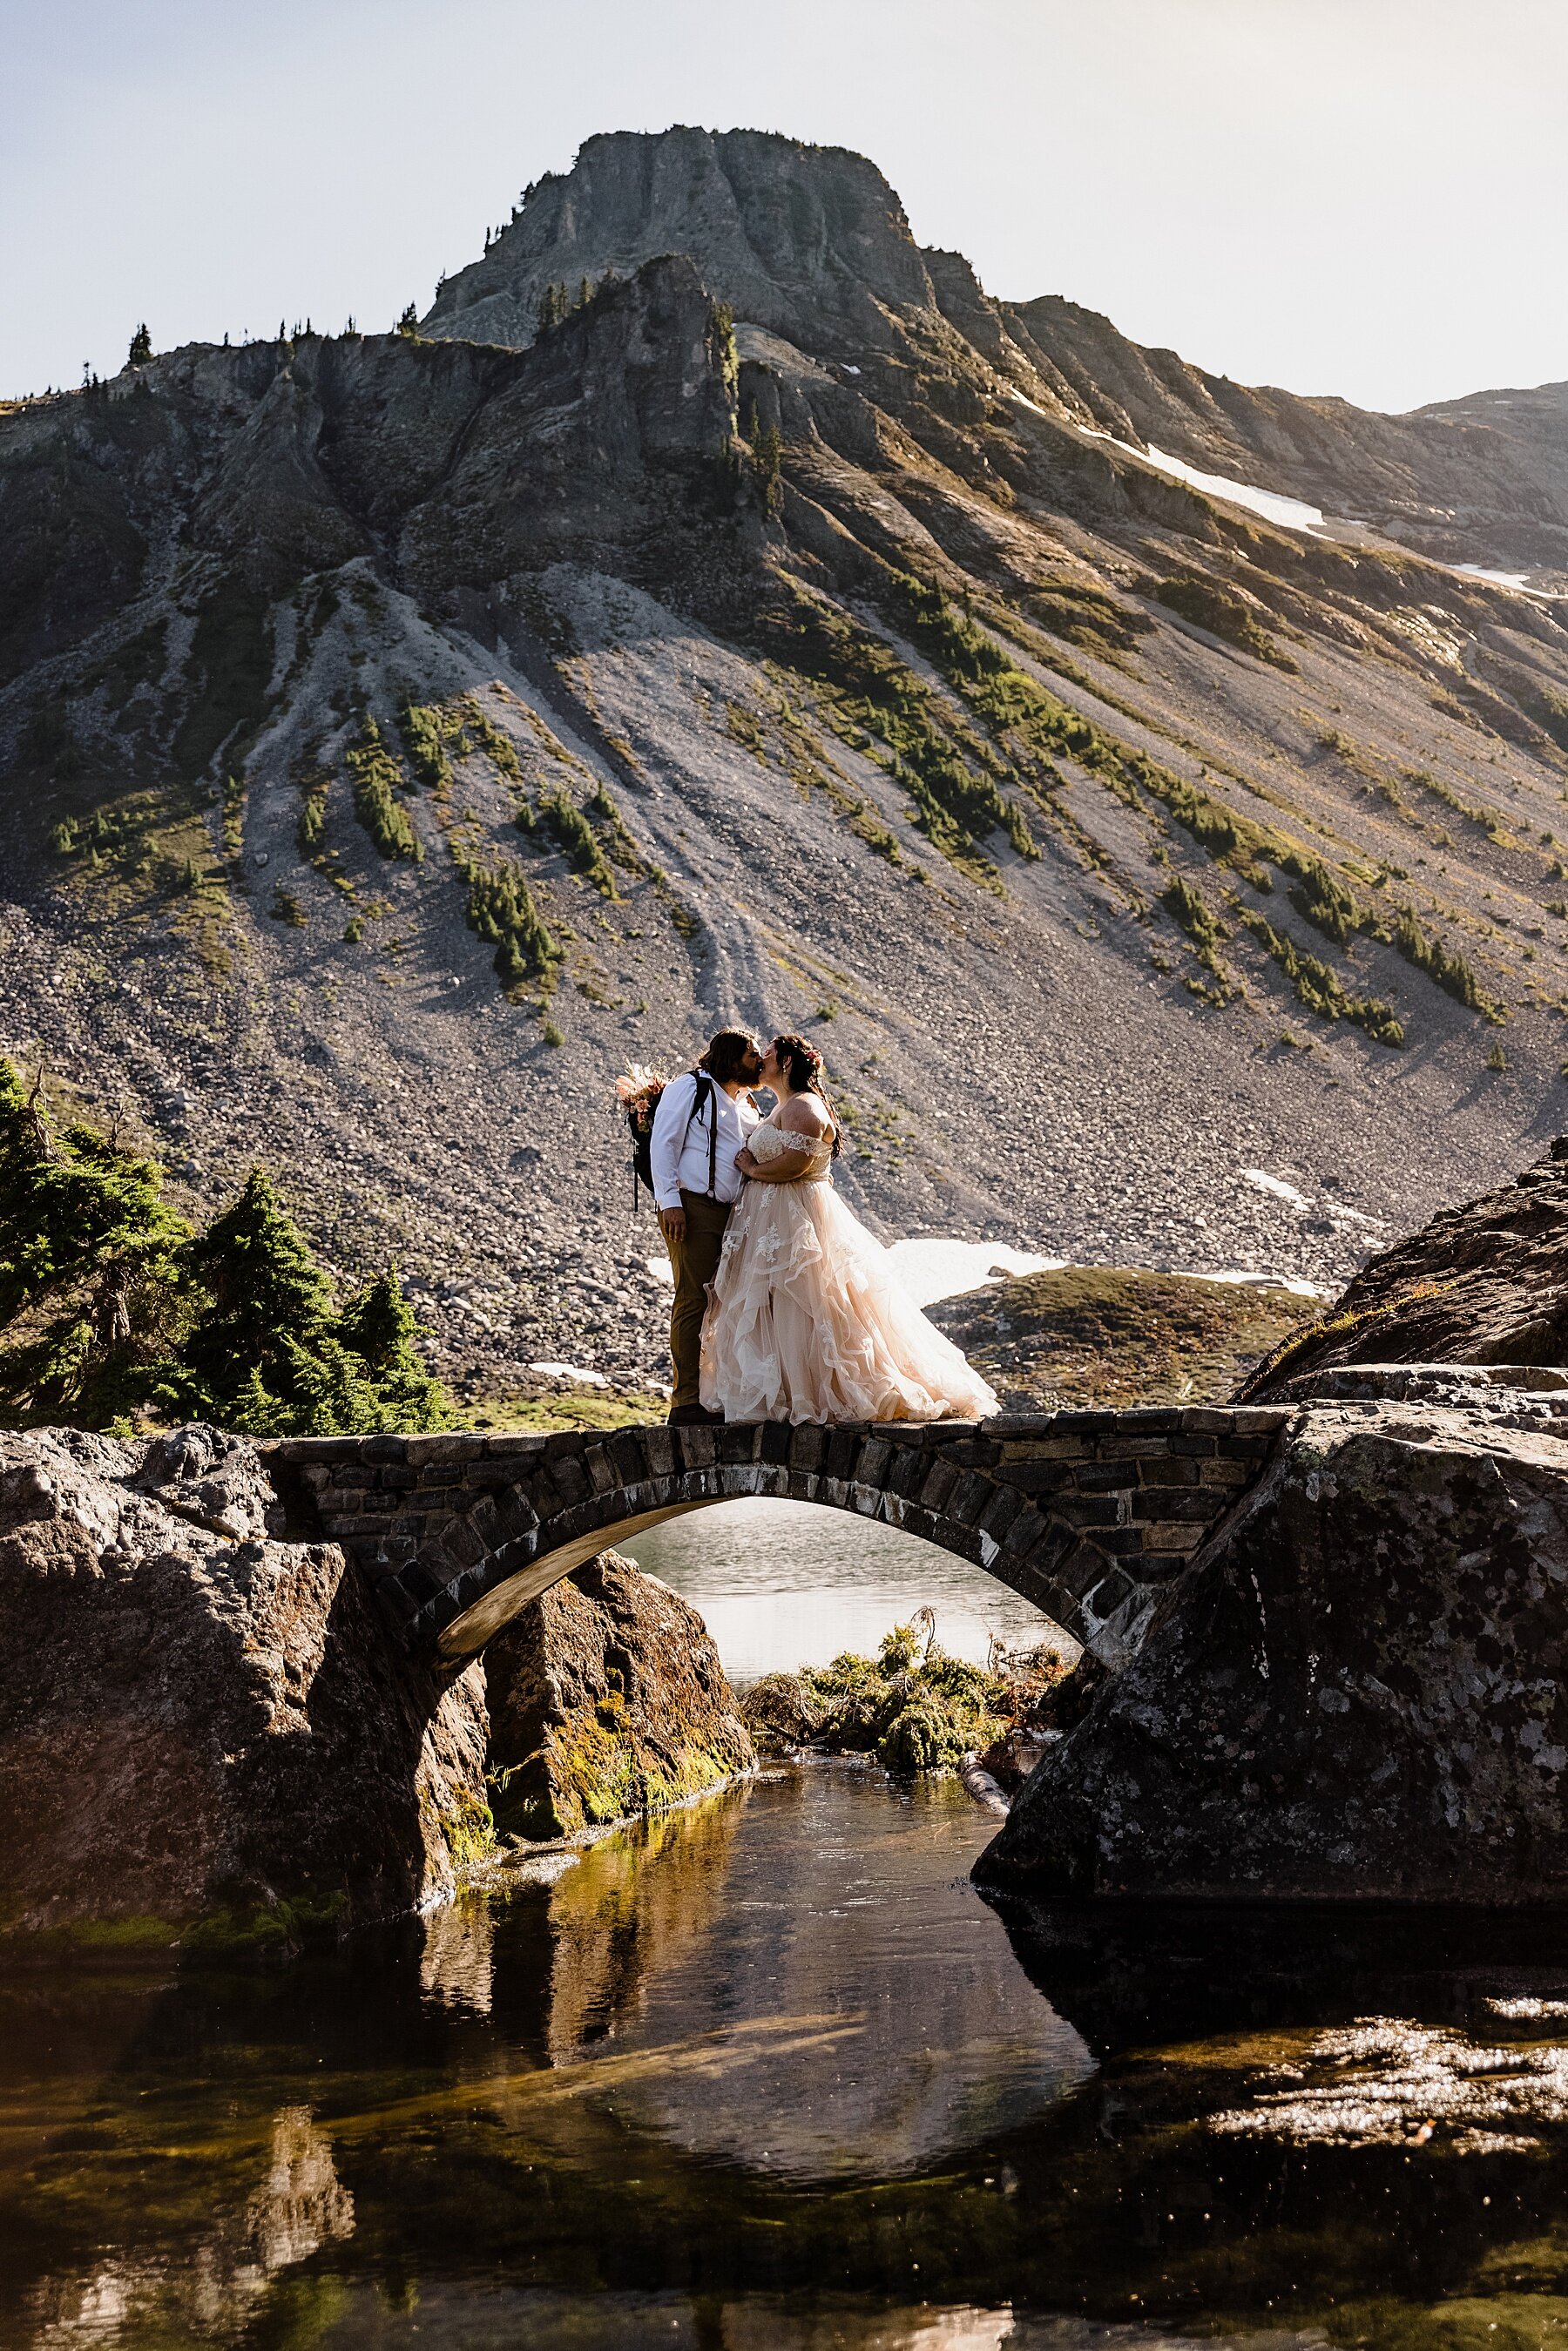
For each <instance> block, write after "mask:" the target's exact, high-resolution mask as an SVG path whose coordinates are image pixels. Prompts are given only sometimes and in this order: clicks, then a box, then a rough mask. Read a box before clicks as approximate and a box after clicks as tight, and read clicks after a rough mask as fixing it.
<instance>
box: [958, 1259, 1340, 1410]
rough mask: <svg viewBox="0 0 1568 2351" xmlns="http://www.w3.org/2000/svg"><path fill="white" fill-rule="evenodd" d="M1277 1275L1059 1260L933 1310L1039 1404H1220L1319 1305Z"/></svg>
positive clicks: (985, 1365)
mask: <svg viewBox="0 0 1568 2351" xmlns="http://www.w3.org/2000/svg"><path fill="white" fill-rule="evenodd" d="M1319 1311H1320V1310H1319V1307H1318V1305H1317V1304H1316V1302H1315V1301H1313V1300H1312V1299H1310V1298H1298V1297H1297V1296H1295V1295H1294V1294H1293V1293H1292V1292H1291V1291H1290V1290H1281V1289H1278V1288H1276V1287H1274V1286H1273V1285H1271V1284H1264V1283H1254V1282H1228V1281H1209V1280H1204V1279H1203V1278H1202V1277H1201V1276H1200V1275H1196V1274H1179V1273H1150V1272H1142V1271H1135V1270H1124V1269H1123V1268H1121V1267H1117V1266H1081V1265H1077V1266H1062V1267H1061V1268H1060V1269H1059V1270H1057V1271H1055V1272H1052V1273H1030V1274H1025V1275H1023V1276H1022V1277H1021V1278H1020V1279H1019V1280H1014V1281H1005V1282H996V1283H993V1284H991V1285H990V1286H988V1288H987V1289H985V1290H977V1291H975V1292H973V1293H972V1294H971V1295H970V1296H968V1297H967V1298H955V1299H950V1300H948V1301H946V1302H945V1303H944V1304H942V1305H939V1306H936V1307H934V1308H933V1309H932V1320H933V1321H934V1322H936V1323H937V1324H938V1325H939V1326H940V1327H941V1328H942V1329H943V1330H944V1331H946V1333H947V1336H948V1337H949V1338H950V1339H952V1340H953V1341H954V1342H955V1343H956V1345H958V1346H960V1347H962V1348H963V1350H964V1352H965V1353H966V1354H967V1356H968V1357H969V1360H970V1362H971V1363H972V1364H974V1366H975V1368H976V1370H977V1372H980V1373H982V1374H984V1376H985V1377H986V1378H987V1379H988V1380H989V1381H990V1382H991V1384H992V1385H993V1386H995V1387H998V1388H999V1389H1001V1390H1003V1391H1005V1392H1006V1393H1007V1395H1009V1398H1017V1399H1019V1401H1020V1402H1022V1401H1024V1400H1026V1399H1027V1403H1028V1405H1030V1406H1032V1407H1033V1408H1035V1409H1037V1410H1040V1411H1047V1412H1050V1411H1060V1410H1061V1409H1064V1408H1069V1407H1085V1406H1114V1407H1116V1408H1118V1409H1125V1408H1127V1407H1130V1406H1134V1405H1169V1404H1218V1403H1221V1402H1223V1401H1224V1399H1225V1398H1226V1397H1227V1396H1228V1395H1231V1394H1233V1392H1234V1391H1235V1389H1236V1387H1237V1385H1238V1384H1239V1381H1240V1380H1241V1379H1242V1378H1243V1377H1244V1376H1245V1374H1247V1372H1248V1371H1249V1369H1250V1367H1251V1366H1252V1365H1253V1364H1256V1363H1258V1362H1259V1361H1260V1359H1261V1358H1262V1357H1264V1356H1265V1355H1267V1354H1268V1353H1270V1350H1271V1349H1273V1348H1275V1347H1277V1346H1279V1345H1280V1344H1281V1342H1282V1341H1283V1340H1285V1339H1287V1338H1289V1337H1290V1336H1291V1334H1292V1332H1295V1331H1297V1330H1299V1329H1300V1328H1301V1327H1302V1325H1304V1324H1306V1323H1309V1322H1312V1320H1313V1319H1314V1317H1315V1316H1316V1315H1317V1313H1318V1312H1319Z"/></svg>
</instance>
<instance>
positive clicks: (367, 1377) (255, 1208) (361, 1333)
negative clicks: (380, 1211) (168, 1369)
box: [183, 1167, 449, 1437]
mask: <svg viewBox="0 0 1568 2351" xmlns="http://www.w3.org/2000/svg"><path fill="white" fill-rule="evenodd" d="M190 1262H191V1270H192V1275H193V1279H194V1280H196V1281H197V1282H198V1283H199V1284H200V1285H201V1286H202V1288H203V1289H204V1290H205V1291H206V1293H207V1303H206V1305H205V1306H204V1309H203V1311H201V1313H200V1314H199V1315H198V1316H197V1319H196V1322H195V1325H194V1328H193V1331H192V1332H191V1335H190V1338H189V1340H188V1342H187V1343H186V1345H185V1348H184V1350H183V1366H184V1368H185V1371H186V1374H187V1376H188V1382H189V1394H188V1408H190V1409H192V1410H195V1411H199V1412H200V1413H201V1414H202V1415H203V1416H204V1417H206V1418H210V1419H213V1420H216V1421H220V1422H222V1423H223V1425H224V1426H225V1427H229V1428H235V1429H237V1430H239V1432H240V1433H241V1434H242V1435H243V1436H249V1437H278V1436H285V1435H299V1436H346V1435H352V1434H354V1433H356V1432H359V1431H372V1430H378V1429H390V1428H439V1427H442V1426H445V1424H446V1421H447V1419H448V1417H449V1415H448V1408H447V1404H446V1398H445V1395H444V1391H443V1389H442V1388H441V1386H440V1384H439V1383H438V1382H436V1381H434V1380H433V1379H431V1378H430V1377H429V1375H428V1374H426V1373H425V1372H424V1371H423V1368H422V1367H421V1365H420V1363H419V1361H418V1358H417V1357H416V1355H415V1354H414V1352H413V1333H414V1321H413V1312H412V1311H411V1309H410V1308H409V1305H408V1302H407V1301H406V1300H405V1299H404V1297H403V1294H402V1289H401V1287H400V1286H399V1283H398V1280H397V1276H396V1274H395V1273H394V1272H391V1271H389V1272H387V1273H385V1274H383V1275H382V1276H381V1277H380V1278H379V1279H378V1280H375V1281H372V1282H371V1284H370V1285H369V1286H368V1288H367V1289H365V1290H362V1291H361V1293H360V1294H359V1296H358V1297H357V1298H355V1299H354V1300H353V1301H350V1305H349V1306H348V1308H347V1309H346V1310H345V1311H344V1313H343V1314H342V1315H341V1317H340V1316H339V1315H338V1314H337V1313H336V1311H334V1302H333V1298H332V1290H331V1285H330V1283H329V1281H328V1280H327V1277H326V1275H325V1274H324V1273H323V1272H322V1271H321V1269H320V1268H319V1266H318V1264H317V1263H316V1260H315V1259H314V1257H313V1256H312V1255H311V1252H310V1248H309V1244H308V1242H307V1240H306V1238H305V1236H304V1235H303V1233H301V1231H300V1230H299V1228H298V1226H297V1225H296V1224H295V1222H294V1219H293V1217H291V1216H290V1215H289V1213H288V1210H287V1207H286V1206H285V1205H284V1202H283V1200H282V1199H281V1198H280V1196H279V1195H278V1193H277V1189H276V1187H275V1186H274V1185H273V1184H272V1182H271V1181H270V1179H269V1178H268V1177H267V1175H265V1174H264V1173H263V1172H262V1170H261V1169H260V1168H259V1167H253V1168H252V1170H251V1172H250V1175H249V1176H248V1177H247V1179H246V1186H245V1189H244V1191H243V1192H242V1193H241V1194H240V1196H239V1198H238V1199H237V1200H236V1201H235V1204H234V1206H233V1207H231V1208H227V1209H225V1211H224V1212H223V1214H222V1215H220V1216H218V1217H214V1219H213V1222H212V1223H211V1224H210V1225H209V1226H208V1228H207V1229H206V1231H205V1232H204V1234H203V1235H202V1237H201V1238H200V1239H199V1240H198V1241H197V1242H196V1243H195V1245H194V1247H193V1249H192V1251H191V1255H190Z"/></svg>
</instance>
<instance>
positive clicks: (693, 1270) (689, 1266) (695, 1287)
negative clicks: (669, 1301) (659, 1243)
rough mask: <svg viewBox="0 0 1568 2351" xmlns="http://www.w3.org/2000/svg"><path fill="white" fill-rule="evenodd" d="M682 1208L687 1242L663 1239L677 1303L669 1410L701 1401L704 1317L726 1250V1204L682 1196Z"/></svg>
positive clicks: (673, 1312) (673, 1309)
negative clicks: (710, 1286) (721, 1254)
mask: <svg viewBox="0 0 1568 2351" xmlns="http://www.w3.org/2000/svg"><path fill="white" fill-rule="evenodd" d="M681 1206H682V1207H683V1208H684V1209H685V1212H686V1229H685V1237H684V1238H682V1239H680V1240H678V1241H673V1240H671V1239H670V1238H668V1236H667V1235H666V1237H665V1240H664V1246H665V1248H666V1249H668V1250H669V1252H670V1263H671V1264H672V1265H673V1266H674V1270H675V1302H674V1305H673V1306H672V1307H671V1309H670V1357H671V1360H672V1362H673V1363H674V1367H675V1391H674V1395H672V1397H671V1398H670V1405H671V1408H672V1410H673V1409H674V1406H675V1405H681V1404H700V1403H701V1401H702V1395H701V1386H700V1374H701V1371H702V1338H703V1316H704V1314H705V1313H706V1311H707V1286H708V1283H709V1282H710V1281H711V1280H713V1278H714V1275H715V1274H716V1272H717V1271H718V1253H719V1251H720V1249H722V1248H723V1247H724V1228H725V1227H726V1225H727V1224H728V1222H729V1203H728V1202H727V1200H710V1199H708V1198H707V1197H706V1196H705V1195H704V1194H703V1193H701V1192H683V1193H682V1194H681Z"/></svg>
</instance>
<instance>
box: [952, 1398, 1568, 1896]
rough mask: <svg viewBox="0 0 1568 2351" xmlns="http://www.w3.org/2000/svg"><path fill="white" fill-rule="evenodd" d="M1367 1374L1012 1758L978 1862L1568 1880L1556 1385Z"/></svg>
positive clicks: (1562, 1517) (1097, 1872) (1505, 1886)
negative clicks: (1000, 1818) (1002, 1804)
mask: <svg viewBox="0 0 1568 2351" xmlns="http://www.w3.org/2000/svg"><path fill="white" fill-rule="evenodd" d="M1338 1380H1339V1384H1341V1385H1342V1387H1345V1388H1350V1387H1353V1386H1354V1384H1355V1382H1354V1378H1353V1375H1352V1374H1348V1373H1345V1374H1339V1375H1338ZM1360 1384H1361V1385H1362V1387H1363V1388H1364V1391H1365V1393H1364V1394H1363V1395H1360V1396H1359V1397H1355V1396H1351V1395H1346V1396H1345V1397H1343V1400H1341V1401H1338V1402H1335V1403H1332V1404H1321V1405H1313V1406H1307V1407H1305V1408H1303V1410H1302V1412H1301V1416H1300V1417H1299V1419H1298V1420H1296V1421H1295V1422H1294V1423H1293V1424H1292V1425H1291V1426H1290V1428H1289V1429H1288V1431H1287V1433H1286V1436H1285V1438H1284V1440H1283V1441H1282V1444H1281V1450H1280V1452H1279V1454H1278V1455H1277V1456H1276V1458H1275V1459H1274V1461H1273V1462H1272V1463H1271V1465H1270V1468H1268V1470H1267V1471H1266V1472H1265V1474H1264V1476H1263V1478H1262V1479H1261V1480H1260V1483H1259V1485H1258V1486H1257V1487H1256V1488H1255V1489H1253V1490H1252V1492H1251V1493H1250V1495H1249V1496H1248V1497H1247V1498H1246V1499H1244V1500H1243V1501H1242V1502H1241V1504H1240V1505H1239V1507H1238V1509H1237V1510H1235V1511H1233V1512H1232V1513H1231V1515H1230V1517H1229V1519H1228V1521H1226V1522H1225V1523H1224V1524H1222V1525H1221V1527H1220V1528H1219V1529H1218V1531H1216V1533H1215V1535H1214V1536H1213V1537H1211V1539H1210V1540H1209V1541H1208V1543H1207V1545H1206V1546H1205V1548H1204V1549H1203V1550H1202V1551H1201V1552H1199V1553H1198V1554H1197V1558H1196V1560H1195V1562H1194V1564H1193V1566H1192V1568H1191V1569H1190V1570H1189V1571H1188V1573H1187V1574H1186V1576H1185V1577H1184V1578H1183V1579H1182V1581H1181V1582H1180V1583H1179V1584H1178V1585H1176V1588H1175V1589H1174V1590H1173V1591H1172V1592H1171V1593H1169V1594H1168V1595H1167V1597H1166V1599H1165V1600H1164V1601H1163V1602H1162V1604H1161V1605H1160V1607H1159V1609H1158V1610H1157V1612H1156V1614H1155V1616H1154V1618H1153V1620H1152V1622H1151V1625H1150V1627H1149V1630H1148V1633H1147V1635H1146V1636H1145V1641H1144V1644H1143V1646H1142V1648H1141V1650H1140V1651H1139V1653H1138V1655H1137V1656H1135V1657H1134V1659H1133V1660H1132V1662H1131V1663H1130V1664H1129V1665H1128V1666H1127V1667H1126V1668H1125V1670H1124V1672H1122V1673H1121V1674H1120V1675H1118V1676H1117V1677H1114V1678H1113V1679H1112V1680H1111V1681H1109V1682H1108V1683H1106V1684H1105V1685H1104V1687H1103V1688H1102V1689H1101V1691H1100V1693H1099V1695H1098V1696H1097V1697H1096V1698H1094V1699H1093V1701H1092V1704H1091V1706H1090V1708H1089V1710H1088V1712H1087V1714H1086V1715H1085V1716H1084V1718H1083V1719H1082V1721H1081V1722H1080V1723H1079V1724H1078V1725H1077V1726H1076V1728H1074V1729H1071V1730H1069V1731H1068V1732H1067V1733H1066V1735H1065V1736H1064V1737H1063V1738H1061V1740H1059V1741H1058V1742H1057V1743H1056V1744H1055V1745H1053V1746H1052V1747H1051V1749H1050V1750H1048V1752H1047V1753H1046V1755H1045V1757H1044V1758H1043V1760H1042V1761H1040V1764H1039V1765H1038V1766H1037V1767H1036V1769H1035V1771H1033V1772H1032V1773H1031V1775H1030V1778H1029V1780H1028V1781H1027V1782H1025V1784H1024V1786H1023V1788H1022V1790H1021V1791H1020V1792H1019V1796H1018V1799H1017V1801H1016V1802H1015V1804H1014V1806H1013V1810H1012V1813H1011V1815H1010V1817H1009V1820H1008V1822H1007V1823H1006V1826H1005V1827H1004V1828H1003V1829H1002V1830H1001V1832H1000V1834H998V1836H997V1838H996V1839H995V1841H994V1842H993V1843H992V1844H991V1845H990V1846H989V1847H988V1849H987V1851H986V1853H985V1854H984V1855H982V1857H981V1860H980V1863H979V1865H978V1866H977V1872H976V1875H977V1877H978V1878H979V1879H980V1881H981V1882H982V1883H983V1884H987V1885H990V1886H1007V1887H1012V1888H1014V1889H1019V1890H1025V1891H1028V1892H1030V1893H1036V1894H1044V1895H1080V1894H1096V1895H1106V1894H1113V1895H1130V1896H1231V1897H1234V1896H1298V1897H1299V1896H1329V1897H1341V1896H1372V1897H1386V1898H1392V1899H1400V1900H1429V1901H1440V1902H1450V1901H1465V1902H1483V1903H1509V1904H1518V1903H1528V1902H1537V1901H1561V1900H1563V1898H1564V1897H1568V1802H1565V1799H1568V1644H1565V1642H1564V1632H1565V1630H1568V1397H1565V1396H1564V1395H1562V1394H1561V1393H1557V1392H1554V1393H1551V1394H1542V1395H1532V1394H1530V1393H1521V1392H1517V1391H1515V1392H1512V1393H1511V1392H1510V1391H1509V1390H1508V1389H1507V1388H1505V1387H1503V1386H1500V1384H1497V1383H1495V1382H1489V1381H1488V1380H1487V1378H1486V1376H1485V1374H1475V1373H1470V1374H1466V1373H1460V1372H1455V1371H1448V1372H1447V1373H1434V1374H1427V1375H1425V1376H1424V1377H1422V1376H1417V1375H1415V1374H1364V1375H1363V1377H1362V1379H1361V1383H1360ZM1391 1388H1395V1389H1397V1388H1403V1389H1404V1390H1405V1392H1406V1393H1405V1394H1404V1395H1403V1398H1399V1397H1397V1396H1391V1395H1389V1393H1388V1391H1389V1390H1390V1389H1391ZM1423 1388H1425V1389H1426V1390H1427V1392H1428V1393H1427V1395H1426V1396H1425V1397H1423V1395H1421V1393H1420V1391H1421V1390H1422V1389H1423Z"/></svg>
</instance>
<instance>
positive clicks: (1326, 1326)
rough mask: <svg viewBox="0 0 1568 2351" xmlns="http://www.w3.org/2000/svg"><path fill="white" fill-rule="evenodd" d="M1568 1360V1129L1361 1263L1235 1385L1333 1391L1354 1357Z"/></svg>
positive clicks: (1268, 1392)
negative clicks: (1314, 1318) (1319, 1312)
mask: <svg viewBox="0 0 1568 2351" xmlns="http://www.w3.org/2000/svg"><path fill="white" fill-rule="evenodd" d="M1564 1363H1568V1140H1563V1139H1560V1140H1559V1141H1558V1142H1556V1143H1554V1144H1552V1149H1551V1150H1550V1152H1549V1153H1548V1154H1547V1155H1546V1157H1545V1158H1544V1159H1542V1160H1538V1161H1537V1163H1536V1165H1534V1166H1533V1167H1527V1168H1526V1169H1525V1170H1524V1172H1523V1174H1522V1175H1518V1176H1516V1177H1515V1179H1514V1181H1513V1182H1512V1183H1511V1184H1509V1185H1506V1186H1504V1187H1503V1188H1502V1190H1500V1191H1498V1192H1489V1193H1487V1194H1486V1195H1485V1196H1483V1197H1482V1198H1480V1199H1479V1200H1467V1201H1466V1202H1465V1204H1464V1206H1463V1207H1458V1208H1450V1209H1448V1210H1446V1211H1445V1212H1444V1213H1443V1214H1442V1215H1441V1216H1438V1217H1434V1218H1433V1220H1432V1222H1431V1223H1430V1224H1429V1225H1427V1226H1426V1227H1425V1228H1423V1229H1422V1230H1421V1231H1420V1232H1418V1233H1412V1234H1410V1235H1409V1236H1408V1237H1407V1238H1406V1239H1404V1240H1402V1241H1397V1242H1396V1244H1395V1246H1394V1247H1393V1248H1392V1249H1385V1250H1384V1251H1383V1253H1382V1254H1381V1255H1380V1256H1378V1257H1375V1258H1374V1259H1373V1260H1372V1262H1371V1264H1370V1265H1368V1266H1366V1267H1365V1268H1364V1270H1363V1271H1362V1272H1360V1273H1358V1274H1357V1275H1356V1277H1355V1280H1354V1281H1353V1282H1351V1284H1350V1285H1349V1287H1348V1288H1347V1289H1346V1290H1345V1291H1344V1293H1343V1296H1342V1297H1340V1298H1339V1299H1337V1300H1336V1301H1335V1302H1334V1304H1333V1306H1332V1307H1331V1308H1330V1309H1329V1310H1328V1311H1327V1313H1326V1314H1325V1315H1324V1316H1323V1317H1322V1319H1321V1320H1320V1321H1319V1322H1316V1323H1314V1324H1312V1325H1310V1326H1309V1327H1308V1328H1307V1329H1305V1330H1303V1331H1302V1332H1300V1333H1299V1334H1298V1335H1296V1336H1295V1337H1293V1338H1291V1339H1290V1340H1289V1341H1287V1342H1286V1343H1285V1344H1284V1345H1283V1346H1282V1347H1281V1348H1278V1349H1276V1350H1275V1352H1274V1353H1271V1354H1270V1355H1269V1356H1268V1357H1266V1358H1265V1360H1264V1361H1263V1363H1261V1364H1260V1365H1259V1366H1258V1368H1257V1370H1256V1371H1255V1372H1254V1373H1253V1374H1251V1376H1250V1377H1249V1379H1248V1380H1247V1381H1246V1382H1245V1383H1244V1384H1243V1385H1242V1386H1241V1387H1240V1388H1239V1390H1238V1391H1237V1395H1238V1400H1240V1399H1241V1398H1243V1397H1245V1398H1246V1400H1247V1401H1248V1402H1249V1403H1255V1404H1260V1403H1264V1402H1267V1401H1270V1400H1271V1399H1273V1398H1276V1397H1280V1396H1292V1395H1309V1396H1310V1395H1324V1394H1327V1393H1329V1391H1330V1389H1331V1387H1332V1385H1333V1374H1335V1373H1337V1372H1339V1371H1341V1370H1342V1369H1343V1368H1344V1367H1346V1366H1354V1365H1355V1364H1520V1365H1521V1366H1530V1365H1534V1364H1564Z"/></svg>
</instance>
